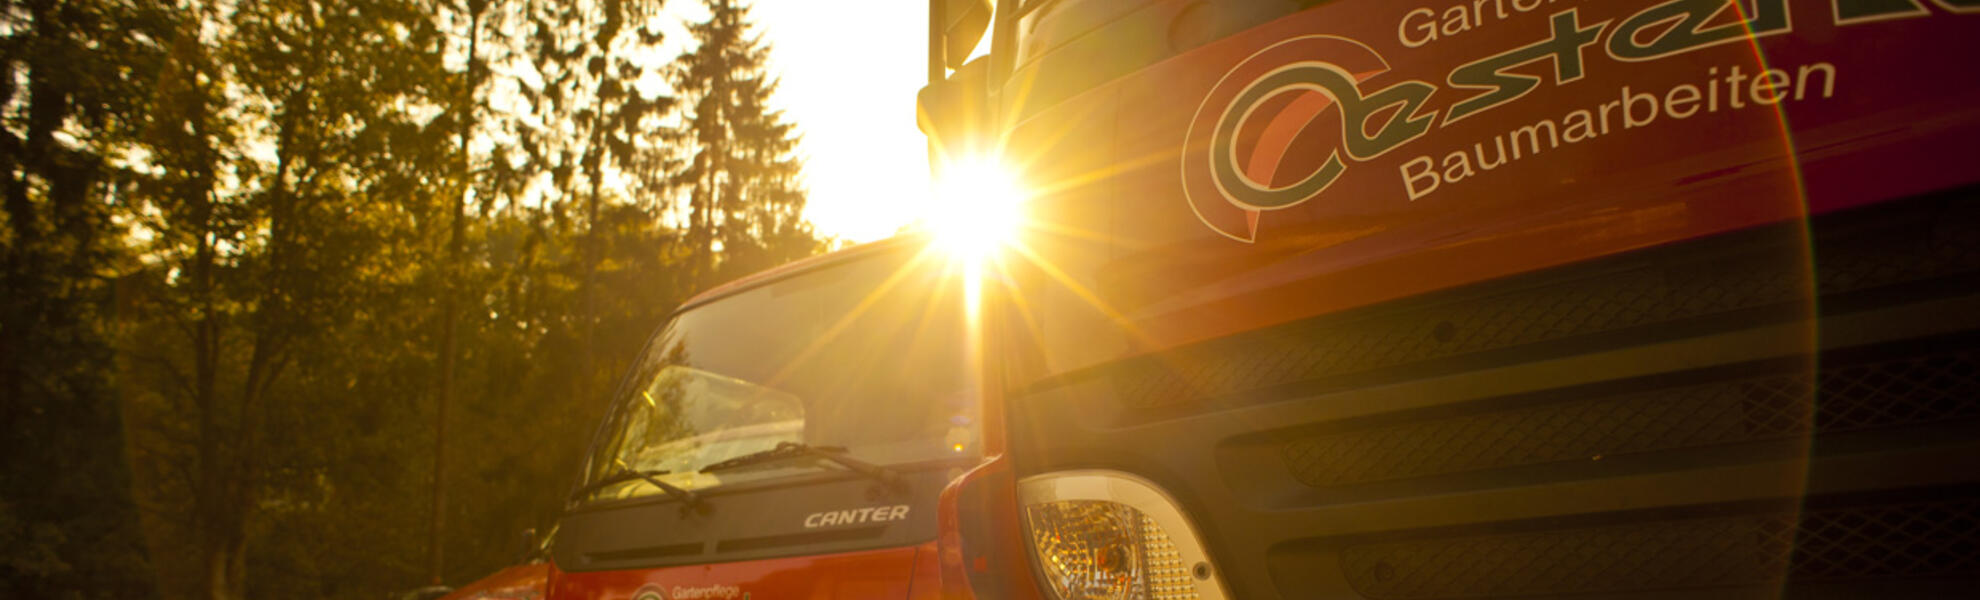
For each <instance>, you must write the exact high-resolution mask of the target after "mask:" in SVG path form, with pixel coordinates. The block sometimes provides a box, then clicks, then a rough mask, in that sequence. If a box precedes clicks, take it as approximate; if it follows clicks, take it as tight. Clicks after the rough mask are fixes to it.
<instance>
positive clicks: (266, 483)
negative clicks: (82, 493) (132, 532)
mask: <svg viewBox="0 0 1980 600" xmlns="http://www.w3.org/2000/svg"><path fill="white" fill-rule="evenodd" d="M207 8H211V7H207ZM226 8H227V9H229V10H228V12H227V14H225V15H220V14H219V11H204V12H201V13H200V17H201V20H200V22H199V23H197V24H196V25H194V26H191V27H187V28H186V29H185V30H184V31H182V32H180V33H181V35H180V36H179V39H181V40H191V39H197V40H198V41H199V43H198V44H197V45H194V46H190V47H185V48H184V49H183V50H182V51H175V52H174V53H173V57H174V58H175V59H176V60H175V61H174V64H173V65H172V66H170V67H169V68H168V69H167V73H166V74H165V76H162V77H161V79H160V82H161V85H160V87H159V89H160V103H161V109H160V111H159V119H158V120H157V121H156V122H154V123H153V124H152V127H151V128H150V131H151V132H152V133H151V135H150V136H149V139H148V141H149V144H150V150H151V152H150V153H151V154H152V155H153V156H155V157H157V161H156V164H157V166H158V167H159V169H158V172H157V174H156V176H155V178H154V180H153V181H152V182H151V183H152V185H151V186H150V188H149V190H148V192H147V193H145V194H144V195H142V196H141V197H139V198H138V200H139V201H141V202H143V203H144V206H143V207H142V208H140V209H139V210H135V211H133V212H134V214H137V215H153V216H151V217H147V218H146V227H147V233H148V235H149V237H150V243H149V244H148V247H146V248H144V249H143V256H144V258H145V261H146V265H147V267H148V268H146V269H145V270H144V271H142V272H141V273H139V274H137V275H135V276H134V277H133V278H132V279H133V281H134V284H133V285H134V286H135V287H141V288H142V289H143V290H144V293H143V294H140V295H139V297H140V298H142V299H143V300H144V301H145V303H144V306H142V307H141V308H142V311H141V312H140V313H139V314H138V315H136V316H137V318H138V320H135V321H134V322H133V323H132V324H131V325H130V326H129V327H128V331H129V333H130V335H129V336H128V337H127V338H126V339H125V346H126V348H127V355H128V357H129V360H128V364H130V365H131V366H130V372H131V374H132V378H133V379H134V381H142V382H145V383H147V384H148V385H144V386H141V387H137V388H134V389H132V390H131V395H132V397H133V398H134V404H135V405H136V406H138V407H140V409H141V410H142V412H143V414H144V415H145V416H146V418H145V420H144V422H145V424H146V425H147V426H148V432H147V433H146V434H145V435H143V436H142V438H143V439H144V440H146V443H147V444H148V445H149V446H148V447H149V448H150V449H151V450H153V451H152V452H148V453H147V455H148V456H149V457H150V458H151V459H152V460H151V461H150V467H149V468H150V469H152V472H153V474H154V475H153V476H152V477H150V478H149V479H148V480H149V481H151V482H152V483H153V485H152V486H151V487H150V492H151V493H149V494H145V495H144V497H145V498H147V499H149V500H151V501H152V505H153V506H154V507H155V508H156V509H158V511H159V512H160V513H161V514H163V515H165V518H166V520H167V521H170V522H171V523H170V525H169V528H168V529H166V531H172V532H178V533H183V534H185V535H184V537H180V538H173V537H171V536H165V535H153V536H152V537H153V539H154V540H168V541H167V542H161V543H160V545H159V548H160V550H165V549H170V550H172V551H171V552H164V553H162V555H163V556H170V557H175V559H174V562H175V563H176V564H173V565H171V567H170V568H163V569H161V572H162V573H164V574H165V577H164V579H166V580H168V581H166V582H165V585H164V587H165V588H166V589H167V591H168V592H173V593H175V594H186V595H195V596H198V597H202V598H239V597H243V596H245V595H246V594H247V591H248V583H249V582H248V578H247V571H248V565H249V562H250V556H251V555H250V553H249V551H248V548H249V545H250V542H251V541H253V540H255V539H256V538H257V536H258V535H259V534H261V533H262V530H260V529H258V527H259V526H260V525H261V524H262V523H263V521H262V520H261V519H262V518H263V516H264V515H267V516H273V517H283V516H286V515H290V514H295V513H299V512H305V511H309V510H312V509H314V508H315V507H317V506H320V505H322V504H323V503H325V502H326V501H327V500H328V498H329V497H330V496H331V494H332V492H333V488H332V487H331V486H330V485H329V481H330V480H329V479H327V477H326V473H327V469H328V465H331V464H334V463H336V462H337V459H339V458H341V457H339V456H336V455H335V454H334V453H330V452H328V450H329V449H328V448H325V447H324V446H322V445H319V444H287V443H280V440H285V439H305V440H310V439H315V440H325V439H336V436H335V435H320V434H323V433H326V432H335V434H336V435H342V434H347V433H349V432H348V431H339V430H337V429H335V428H334V427H333V426H334V425H336V424H337V422H335V421H329V422H326V421H323V420H321V419H319V418H318V416H319V415H320V414H322V413H323V412H325V411H326V410H341V409H344V408H345V407H344V406H340V404H341V403H340V402H339V401H340V400H343V398H342V397H341V396H340V395H339V394H336V393H335V392H332V391H331V390H334V389H336V388H328V389H326V388H325V387H324V386H322V385H299V384H305V383H320V382H321V381H325V380H331V381H340V380H341V378H338V377H336V375H337V374H336V373H335V372H333V371H328V370H326V369H324V368H323V367H325V366H328V365H341V364H346V363H347V362H348V361H338V360H332V359H337V358H344V357H341V356H339V355H338V354H337V353H336V352H335V351H334V350H333V349H330V348H327V347H326V346H325V345H324V342H326V341H329V340H333V339H336V334H342V333H345V332H347V331H362V328H361V327H359V326H357V325H352V324H360V325H361V324H363V323H365V322H367V321H369V320H371V319H372V318H375V316H376V315H375V313H374V312H373V311H375V310H376V309H377V308H380V307H379V306H378V305H376V304H372V303H371V302H372V301H376V300H378V299H379V298H380V295H378V294H376V292H377V291H378V290H379V289H380V287H381V286H385V287H389V286H392V285H397V284H400V283H401V281H402V278H401V274H402V271H403V268H402V267H401V265H397V264H393V261H394V260H404V259H405V258H406V255H405V254H404V253H402V252H398V251H395V250H394V249H393V248H392V242H393V241H395V240H403V239H405V238H406V237H408V236H404V235H398V234H394V233H393V232H394V230H395V229H396V228H401V227H405V224H406V223H408V222H409V221H411V220H412V219H411V218H410V217H411V216H413V215H416V214H418V213H420V212H426V211H425V209H423V207H424V206H430V205H431V203H432V202H431V198H430V192H428V193H427V194H425V195H422V194H419V193H411V194H407V192H408V191H409V190H407V189H405V188H404V187H400V186H394V185H393V184H394V183H395V182H398V181H400V179H398V177H399V176H401V175H404V173H401V172H399V171H397V170H395V169H393V168H392V167H391V165H392V164H393V163H394V162H406V163H410V164H428V165H430V164H432V162H433V160H432V159H433V158H434V157H436V156H438V157H444V156H445V155H446V154H445V152H444V151H439V152H436V151H434V150H433V146H435V145H436V144H440V143H444V142H445V140H447V139H448V135H447V134H448V133H451V131H450V130H446V129H444V128H443V129H441V131H439V132H437V135H430V134H429V135H422V129H424V128H423V127H422V126H421V125H420V121H422V119H421V118H420V113H422V112H423V109H424V108H425V107H430V106H435V105H440V104H441V102H440V101H436V100H434V99H435V98H444V94H445V92H446V89H445V86H444V82H445V80H444V78H438V77H436V76H435V74H436V73H438V72H439V71H440V70H439V68H438V62H439V61H438V54H437V52H435V49H436V48H437V46H438V45H437V44H436V43H433V38H434V37H435V35H436V34H435V32H434V29H433V27H432V25H431V23H430V22H429V21H428V20H427V17H426V10H425V8H426V7H422V6H420V5H417V4H414V3H412V2H410V1H399V0H359V1H351V2H338V3H334V4H330V3H322V2H316V1H313V0H247V1H241V2H234V3H229V4H228V5H227V6H226ZM197 32H206V33H197ZM201 35H206V36H210V38H206V39H200V38H198V37H197V36H201ZM232 123H244V124H248V125H249V127H242V128H240V129H233V128H230V127H229V124H232ZM443 147H444V146H443ZM408 159H410V160H408ZM413 175H414V177H415V178H419V177H421V175H419V174H418V173H414V174H413ZM415 192H416V191H415ZM422 198H424V199H422ZM385 307H388V308H389V307H390V305H389V304H386V306H385ZM345 387H346V388H348V387H349V386H345ZM169 540H187V541H188V542H189V543H186V544H185V546H186V547H172V546H173V544H172V543H171V542H170V541H169ZM157 554H158V553H155V555H157ZM253 556H254V557H255V558H256V559H257V560H263V559H264V557H269V556H279V553H256V554H253ZM176 557H185V558H184V559H178V558H176Z"/></svg>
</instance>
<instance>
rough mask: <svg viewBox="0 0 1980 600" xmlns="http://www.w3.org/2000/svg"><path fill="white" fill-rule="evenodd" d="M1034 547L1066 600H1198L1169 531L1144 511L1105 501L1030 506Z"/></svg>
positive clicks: (1029, 526) (1028, 524) (1027, 511)
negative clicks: (1164, 529) (1163, 529)
mask: <svg viewBox="0 0 1980 600" xmlns="http://www.w3.org/2000/svg"><path fill="white" fill-rule="evenodd" d="M1024 514H1025V523H1026V527H1027V529H1028V530H1029V534H1030V537H1031V544H1032V550H1033V552H1035V553H1036V555H1037V556H1038V563H1039V566H1040V568H1041V569H1042V570H1043V571H1044V574H1045V577H1046V579H1047V580H1049V584H1050V585H1051V586H1052V589H1053V591H1055V592H1057V593H1058V595H1059V598H1061V599H1062V600H1197V598H1198V596H1197V593H1196V587H1195V586H1194V585H1193V584H1192V583H1191V581H1190V566H1189V565H1187V564H1184V561H1183V559H1182V555H1181V553H1180V552H1178V551H1177V549H1176V545H1175V543H1174V542H1173V541H1171V540H1170V539H1169V535H1168V533H1167V532H1164V531H1162V527H1161V526H1160V525H1158V524H1156V522H1155V520H1154V519H1152V518H1149V517H1148V515H1146V514H1143V513H1142V512H1141V511H1139V510H1135V509H1134V508H1133V507H1131V506H1127V505H1125V504H1120V503H1116V502H1109V501H1105V500H1059V501H1052V502H1041V503H1036V504H1031V505H1028V506H1026V507H1025V509H1024Z"/></svg>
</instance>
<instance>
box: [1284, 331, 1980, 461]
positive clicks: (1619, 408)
mask: <svg viewBox="0 0 1980 600" xmlns="http://www.w3.org/2000/svg"><path fill="white" fill-rule="evenodd" d="M1811 396H1815V397H1818V398H1819V401H1818V402H1817V403H1816V405H1817V407H1818V408H1817V410H1816V411H1815V412H1814V424H1813V427H1812V429H1813V430H1814V431H1815V432H1818V433H1839V432H1847V431H1860V430H1867V429H1878V428H1885V427H1898V426H1907V425H1920V424H1928V423H1937V422H1945V421H1954V420H1962V419H1971V418H1976V417H1980V357H1976V355H1975V353H1973V352H1971V351H1965V350H1961V351H1953V352H1946V353H1939V354H1929V355H1923V356H1911V357H1905V358H1899V359H1890V360H1884V361H1879V362H1869V363H1862V364H1856V365H1850V366H1844V367H1838V368H1831V369H1828V370H1827V371H1825V372H1824V373H1822V375H1821V376H1820V378H1819V385H1812V386H1811V385H1810V378H1809V377H1808V376H1806V375H1805V374H1779V375H1771V376H1761V377H1752V378H1745V379H1738V380H1732V381H1721V382H1713V383H1709V384H1702V385H1694V386H1688V387H1679V388H1670V389H1662V390H1655V391H1650V392H1642V393H1635V394H1627V395H1621V396H1616V397H1610V398H1591V399H1586V400H1581V401H1574V402H1566V403H1556V404H1548V405H1543V406H1534V407H1526V408H1521V409H1517V410H1508V411H1503V412H1493V413H1486V414H1476V415H1467V416H1459V417H1448V418H1440V419H1434V420H1427V421H1415V422H1407V423H1400V424H1393V425H1388V426H1382V427H1376V428H1371V429H1362V430H1355V431H1348V432H1339V433H1329V434H1323V435H1315V436H1309V437H1304V438H1299V439H1295V440H1293V441H1291V442H1288V443H1287V444H1285V446H1284V447H1283V449H1282V452H1283V457H1284V459H1285V462H1286V466H1287V468H1288V469H1290V471H1291V472H1292V474H1293V477H1294V478H1295V479H1298V480H1299V481H1300V482H1301V483H1304V484H1306V485H1309V486H1314V487H1328V486H1340V485H1350V484H1358V483H1369V482H1376V481H1387V480H1396V479H1408V478H1414V477H1425V476H1432V475H1443V474H1449V473H1459V472H1467V471H1483V470H1491V469H1502V468H1510V467H1518V466H1526V465H1536V464H1545V463H1554V462H1563V461H1581V460H1590V459H1601V458H1605V457H1611V456H1622V455H1629V454H1637V453H1645V452H1655V451H1663V450H1674V449H1680V448H1694V447H1703V446H1711V445H1717V444H1729V443H1739V442H1752V441H1763V440H1773V439H1782V438H1790V437H1797V436H1802V435H1806V434H1808V433H1810V431H1811V427H1810V419H1809V410H1808V406H1809V405H1808V401H1809V399H1810V398H1811Z"/></svg>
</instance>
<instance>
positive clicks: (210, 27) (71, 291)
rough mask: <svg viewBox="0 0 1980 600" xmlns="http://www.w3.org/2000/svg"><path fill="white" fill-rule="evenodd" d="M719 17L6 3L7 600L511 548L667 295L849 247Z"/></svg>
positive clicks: (543, 6) (759, 63)
mask: <svg viewBox="0 0 1980 600" xmlns="http://www.w3.org/2000/svg"><path fill="white" fill-rule="evenodd" d="M696 2H699V4H701V7H700V9H698V10H696V11H694V14H696V15H700V16H699V17H697V18H696V19H694V20H692V21H691V22H688V23H686V24H685V25H686V26H685V27H681V26H679V25H680V24H681V23H682V21H681V18H680V17H677V16H675V15H674V14H672V13H669V12H667V11H666V10H665V9H666V8H669V7H663V6H662V2H661V1H660V0H187V1H183V2H172V1H161V0H7V1H6V3H5V5H4V9H0V69H4V71H3V72H0V415H4V421H3V422H0V423H3V424H0V426H4V428H5V435H4V440H5V441H4V442H0V443H4V444H5V447H4V449H0V452H4V454H5V456H6V459H5V462H4V466H0V597H6V598H147V597H151V598H211V599H229V598H244V597H260V598H366V599H374V600H375V599H377V598H381V597H384V596H385V595H387V594H388V593H390V592H392V591H395V590H403V589H407V588H411V587H417V586H420V585H423V584H425V583H426V582H428V581H429V580H430V579H431V578H432V577H433V576H434V575H435V574H437V575H438V576H439V577H440V579H441V580H442V581H444V582H446V583H449V584H455V585H458V584H461V583H465V582H467V581H470V580H472V579H474V578H476V577H479V576H481V575H483V574H486V573H488V572H490V571H493V570H495V569H497V568H499V567H501V566H503V565H504V564H506V563H507V562H509V561H511V560H513V559H514V558H515V555H516V551H517V549H518V544H519V540H518V537H517V533H518V532H519V531H520V530H522V529H523V528H526V527H541V526H544V525H547V523H548V522H549V521H550V520H551V518H552V517H553V516H554V515H555V513H556V511H557V510H558V508H559V507H560V505H561V501H562V497H563V496H564V494H565V493H566V492H568V491H569V489H570V487H571V485H572V483H573V482H574V481H573V478H574V471H575V468H574V467H575V465H576V464H577V462H578V461H579V458H580V455H581V453H582V450H583V446H584V445H585V444H586V443H587V442H588V440H589V437H590V434H591V427H592V425H593V424H594V423H596V422H597V417H598V416H599V413H600V412H601V411H602V410H603V409H604V407H605V406H606V401H607V398H606V396H607V395H608V394H609V393H610V391H611V389H612V387H613V384H614V378H615V377H616V376H617V374H618V373H619V372H621V371H622V370H623V368H624V367H625V364H624V363H625V361H627V360H629V359H630V357H632V356H633V355H634V354H635V353H636V352H637V351H638V350H639V347H638V345H639V344H640V343H642V341H643V340H644V339H645V337H646V335H647V334H648V333H649V332H650V331H651V330H652V328H654V327H655V326H657V325H658V324H659V323H660V322H661V320H662V319H663V318H664V317H665V316H666V314H667V312H668V311H669V310H671V309H672V307H674V306H676V305H678V304H679V303H680V302H681V301H683V300H685V299H686V298H687V297H688V296H689V295H691V294H693V293H695V292H697V291H700V290H704V289H707V288H709V287H710V286H713V285H717V284H719V283H720V282H723V281H726V280H729V279H733V278H735V277H737V276H739V275H742V274H746V273H749V272H753V271H756V270H760V269H763V268H766V267H769V266H774V265H776V264H780V263H783V262H787V261H789V260H792V259H794V258H799V257H803V256H807V255H811V254H815V253H818V252H821V251H823V250H825V249H826V248H827V246H828V245H829V244H830V243H831V242H830V241H829V240H824V239H820V237H819V236H818V235H816V234H815V233H814V232H813V231H812V230H811V228H810V226H809V225H808V224H807V223H805V222H804V221H803V220H802V219H801V217H800V214H801V211H802V209H803V207H804V202H805V194H804V190H803V189H802V187H801V186H800V184H799V169H800V165H799V164H798V162H797V160H796V159H795V158H794V146H795V143H796V139H797V131H796V129H795V128H794V126H793V124H792V123H789V122H788V121H786V120H785V119H784V118H783V116H782V115H780V114H779V113H778V112H777V111H775V110H772V109H771V108H769V106H768V105H767V100H768V99H769V97H770V95H771V94H772V93H773V92H774V90H775V88H776V79H775V77H774V75H773V74H771V73H768V72H767V71H766V68H765V62H766V59H767V53H768V48H767V46H766V44H765V43H764V42H763V41H762V39H761V37H759V34H758V33H757V32H756V31H755V30H754V28H753V27H752V26H751V21H750V18H749V14H748V11H747V9H746V7H744V6H740V5H738V4H737V3H736V2H735V0H674V3H675V4H681V5H687V4H690V3H696ZM669 31H671V32H674V33H671V34H670V33H667V32H669ZM683 32H684V33H683ZM436 450H437V452H436ZM436 458H437V460H436ZM436 477H437V478H438V480H439V483H440V485H439V486H438V489H440V490H443V491H444V493H443V494H441V495H439V496H437V497H436V495H435V494H434V490H435V485H434V481H435V478H436ZM436 506H437V511H436ZM436 520H437V521H439V522H440V523H441V524H442V526H440V527H437V528H436V527H435V526H434V523H435V521H436ZM436 531H437V532H438V534H437V535H438V536H439V537H438V540H437V541H438V543H437V544H435V543H434V542H435V539H434V537H433V536H435V535H436V533H435V532H436ZM436 550H437V551H436Z"/></svg>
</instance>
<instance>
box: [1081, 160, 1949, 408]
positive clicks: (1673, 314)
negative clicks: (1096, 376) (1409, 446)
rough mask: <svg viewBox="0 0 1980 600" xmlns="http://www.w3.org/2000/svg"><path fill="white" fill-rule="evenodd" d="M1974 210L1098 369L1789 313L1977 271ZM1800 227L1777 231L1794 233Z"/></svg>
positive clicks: (1366, 357) (1390, 352) (1185, 390)
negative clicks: (1845, 296)
mask: <svg viewBox="0 0 1980 600" xmlns="http://www.w3.org/2000/svg"><path fill="white" fill-rule="evenodd" d="M1962 193H1964V192H1962ZM1967 201H1970V200H1967ZM1975 213H1980V211H1975V210H1971V209H1960V210H1957V211H1954V212H1947V213H1935V215H1934V216H1935V217H1936V221H1935V222H1933V223H1918V222H1915V221H1913V222H1908V223H1906V224H1904V225H1903V226H1893V227H1887V228H1884V229H1880V230H1877V231H1874V232H1872V233H1868V234H1858V235H1855V236H1853V237H1849V238H1848V239H1843V240H1840V241H1831V242H1826V243H1824V244H1821V245H1820V246H1819V247H1818V250H1817V251H1816V253H1815V256H1814V258H1812V259H1811V258H1810V256H1809V255H1808V253H1807V252H1806V250H1805V248H1806V247H1805V246H1803V247H1802V249H1801V250H1794V249H1787V250H1775V251H1771V252H1747V253H1731V255H1729V256H1725V257H1718V258H1715V259H1711V260H1698V259H1696V258H1693V259H1691V260H1690V261H1688V262H1680V261H1673V260H1651V261H1647V262H1648V263H1650V264H1651V265H1653V266H1640V267H1631V268H1629V269H1628V270H1623V271H1620V272H1612V273H1606V274H1598V275H1590V276H1586V277H1582V278H1579V279H1574V280H1568V281H1564V282H1560V283H1553V284H1548V285H1544V286H1535V287H1527V288H1523V289H1515V290H1511V291H1505V292H1500V293H1496V294H1490V295H1483V296H1470V297H1466V298H1464V299H1462V300H1457V301H1448V302H1444V303H1440V304H1434V305H1429V306H1422V307H1418V308H1413V309H1396V310H1388V311H1383V312H1380V313H1375V314H1369V315H1363V316H1358V317H1350V316H1339V317H1330V318H1321V319H1317V320H1315V321H1313V322H1309V323H1304V324H1297V325H1291V326H1287V327H1281V328H1275V329H1273V330H1270V331H1263V332H1258V333H1255V334H1248V335H1240V336H1235V337H1232V338H1226V339H1222V340H1216V341H1211V342H1206V343H1202V344H1198V345H1196V346H1193V347H1188V348H1182V349H1177V350H1173V351H1169V352H1165V353H1162V354H1159V355H1152V356H1146V357H1141V358H1137V359H1133V360H1129V361H1126V362H1123V363H1120V364H1118V365H1115V366H1111V367H1107V368H1106V369H1105V370H1106V377H1107V378H1108V379H1109V380H1110V381H1111V382H1112V385H1113V386H1114V388H1115V391H1116V392H1117V393H1118V395H1119V398H1120V401H1121V403H1122V404H1123V405H1124V406H1126V407H1127V408H1130V409H1137V410H1147V409H1154V408H1161V407H1168V406H1174V405H1179V404H1184V403H1187V402H1191V401H1194V400H1197V399H1200V398H1206V397H1212V396H1218V395H1224V394H1233V393H1239V392H1246V391H1250V390H1258V389H1263V388H1269V387H1272V386H1279V385H1286V384H1293V383H1299V382H1306V381H1313V380H1319V379H1324V378H1328V377H1335V376H1342V375H1350V374H1356V373H1363V372H1368V371H1374V370H1378V369H1384V368H1390V367H1399V366H1403V365H1409V364H1412V363H1419V362H1423V361H1428V360H1434V359H1441V358H1447V357H1454V356H1461V355H1467V354H1475V353H1480V352H1486V351H1493V350H1500V349H1507V348H1514V347H1520V346H1526V345H1531V344H1535V343H1540V342H1548V341H1554V340H1563V339H1567V338H1573V337H1578V336H1587V335H1593V334H1603V333H1609V332H1617V331H1622V330H1635V329H1638V328H1643V327H1650V326H1658V325H1663V324H1671V323H1676V322H1681V321H1687V320H1691V319H1696V318H1702V317H1708V316H1711V315H1719V314H1725V313H1730V312H1734V311H1740V310H1747V309H1758V308H1761V307H1781V308H1783V309H1784V310H1786V311H1788V312H1783V313H1781V314H1783V315H1791V314H1793V311H1795V310H1800V309H1799V308H1798V307H1805V306H1807V305H1808V304H1809V301H1810V295H1811V292H1819V294H1820V295H1823V296H1827V295H1831V294H1842V293H1849V292H1857V291H1863V290H1870V289H1876V288H1884V287H1887V286H1896V285H1902V284H1909V283H1915V282H1922V281H1929V280H1934V279H1939V278H1946V277H1954V276H1966V275H1968V274H1971V273H1973V272H1975V271H1980V233H1976V231H1975V229H1976V223H1975V221H1976V218H1980V214H1975ZM1828 222H1829V223H1838V222H1842V221H1837V220H1834V219H1831V220H1830V221H1828ZM1800 236H1801V234H1800V233H1782V234H1780V237H1782V238H1783V240H1784V241H1790V242H1796V243H1800V240H1801V239H1802V238H1801V237H1800ZM1628 260H1634V259H1628ZM1811 264H1812V269H1811ZM1811 271H1812V273H1811ZM1810 275H1813V276H1814V279H1813V281H1814V283H1813V284H1812V285H1811V282H1810Z"/></svg>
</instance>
